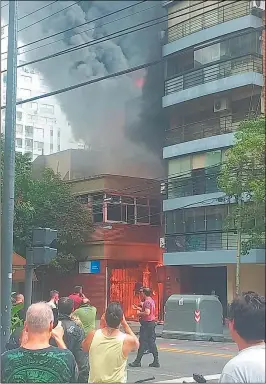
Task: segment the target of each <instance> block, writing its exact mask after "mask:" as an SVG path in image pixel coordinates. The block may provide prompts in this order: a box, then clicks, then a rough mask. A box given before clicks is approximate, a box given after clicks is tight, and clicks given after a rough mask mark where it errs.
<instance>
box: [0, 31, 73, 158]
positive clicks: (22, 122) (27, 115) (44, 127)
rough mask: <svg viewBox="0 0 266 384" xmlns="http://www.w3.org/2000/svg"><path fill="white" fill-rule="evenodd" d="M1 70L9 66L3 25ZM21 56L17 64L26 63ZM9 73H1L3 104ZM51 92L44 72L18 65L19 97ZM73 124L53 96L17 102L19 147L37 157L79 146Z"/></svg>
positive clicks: (19, 150)
mask: <svg viewBox="0 0 266 384" xmlns="http://www.w3.org/2000/svg"><path fill="white" fill-rule="evenodd" d="M1 50H2V52H3V54H2V56H1V70H2V71H3V70H5V69H6V66H7V60H6V59H7V55H6V54H4V52H6V51H7V27H5V28H1ZM22 56H23V55H19V56H18V65H21V64H24V63H25V60H21V57H22ZM6 80H7V73H6V72H4V73H3V74H2V75H1V105H5V103H6ZM47 92H49V89H48V87H47V86H46V84H45V81H44V79H43V77H42V75H41V74H40V73H39V72H38V71H37V70H36V69H35V68H33V67H32V66H30V67H29V66H23V67H20V68H18V69H17V100H18V101H19V100H24V99H28V98H31V97H34V96H38V95H42V94H45V93H47ZM1 127H2V128H1V131H2V132H4V127H5V110H2V111H1ZM77 147H78V145H77V144H76V143H75V142H74V141H73V139H72V135H71V127H70V125H69V123H68V121H67V118H66V116H65V115H64V114H63V112H62V110H61V108H60V106H59V104H58V102H57V100H56V99H55V98H54V97H49V98H47V99H46V98H44V99H40V100H36V101H34V102H29V103H25V104H22V105H18V106H17V111H16V151H17V152H21V153H29V155H30V156H31V158H32V159H33V160H34V159H35V158H36V157H38V156H39V155H42V154H45V155H49V154H51V153H55V152H58V151H60V150H62V149H68V148H77Z"/></svg>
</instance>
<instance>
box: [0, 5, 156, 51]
mask: <svg viewBox="0 0 266 384" xmlns="http://www.w3.org/2000/svg"><path fill="white" fill-rule="evenodd" d="M134 6H136V4H135V5H134ZM155 7H157V5H153V6H151V7H148V8H145V9H142V10H140V11H137V12H134V13H132V14H130V15H128V16H123V17H120V18H118V19H115V20H112V21H109V22H107V23H105V24H103V25H101V27H104V26H106V25H108V24H112V23H115V22H117V21H120V20H123V19H125V18H127V17H131V16H133V15H137V14H138V13H141V12H146V11H148V10H150V9H152V8H155ZM126 8H129V7H126ZM107 16H109V14H108V15H105V17H107ZM75 28H76V27H75ZM93 29H94V28H89V29H85V30H84V31H82V32H79V33H77V34H75V35H74V36H78V35H81V34H83V33H86V32H89V31H92V30H93ZM64 40H65V39H58V40H55V41H52V42H51V43H46V44H43V45H40V46H38V47H35V48H31V49H28V50H26V51H23V52H21V53H19V54H18V55H23V54H25V53H27V52H31V51H35V50H36V49H40V48H43V47H47V46H48V45H52V44H55V43H58V42H60V41H64ZM19 48H21V47H19ZM4 53H7V52H3V53H2V54H4Z"/></svg>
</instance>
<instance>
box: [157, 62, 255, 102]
mask: <svg viewBox="0 0 266 384" xmlns="http://www.w3.org/2000/svg"><path fill="white" fill-rule="evenodd" d="M245 72H257V73H262V58H261V56H259V55H246V56H242V57H238V58H236V59H230V60H224V61H221V62H219V63H216V64H208V65H206V66H204V67H202V68H200V69H193V70H190V71H188V72H185V73H183V74H182V75H179V76H175V77H174V78H172V79H169V80H166V81H165V95H169V94H171V93H174V92H179V91H183V90H184V89H188V88H192V87H196V86H197V85H200V84H205V83H209V82H211V81H215V80H219V79H224V78H226V77H230V76H233V75H236V74H239V73H245Z"/></svg>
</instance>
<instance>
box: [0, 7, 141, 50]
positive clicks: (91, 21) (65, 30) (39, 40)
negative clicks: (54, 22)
mask: <svg viewBox="0 0 266 384" xmlns="http://www.w3.org/2000/svg"><path fill="white" fill-rule="evenodd" d="M146 1H147V0H142V1H139V2H138V3H136V4H134V5H128V6H126V7H124V8H121V9H119V10H117V11H113V12H110V13H108V14H106V15H104V16H100V17H97V18H96V19H93V20H90V21H87V22H85V23H82V24H79V25H76V26H75V27H71V28H67V29H64V30H63V31H60V32H57V33H54V34H52V35H50V36H46V37H42V38H41V39H38V40H35V41H32V42H31V43H27V44H24V45H21V46H19V47H18V49H20V48H25V47H27V46H29V45H32V44H36V43H39V42H41V41H44V40H47V39H50V38H51V37H55V36H58V35H61V34H62V33H65V32H69V31H72V30H73V29H76V28H79V27H82V26H83V25H86V24H90V23H94V22H95V21H99V20H102V19H103V18H105V17H108V16H112V15H114V14H116V13H120V12H122V11H125V10H127V9H130V8H132V7H135V6H137V5H139V4H141V3H145V2H146ZM79 34H80V33H77V34H76V35H79ZM76 35H75V36H76ZM62 40H63V39H62ZM37 48H38V47H37ZM6 53H7V52H3V53H2V55H3V54H6Z"/></svg>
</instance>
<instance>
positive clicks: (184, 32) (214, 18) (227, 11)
mask: <svg viewBox="0 0 266 384" xmlns="http://www.w3.org/2000/svg"><path fill="white" fill-rule="evenodd" d="M203 11H204V9H203ZM250 14H251V2H249V1H238V2H234V3H232V4H227V5H224V6H222V7H218V8H215V9H211V10H209V11H205V12H204V13H202V14H200V15H196V16H194V17H190V18H189V19H188V20H184V21H182V22H181V23H178V24H175V25H173V26H171V27H170V28H169V29H168V31H167V35H168V36H167V42H168V43H171V42H173V41H176V40H179V39H181V38H183V37H186V36H189V35H191V34H192V33H196V32H199V31H202V30H204V29H207V28H210V27H213V26H215V25H218V24H222V23H225V22H227V21H230V20H234V19H238V18H240V17H243V16H248V15H250ZM169 16H170V17H171V13H170V14H169Z"/></svg>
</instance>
